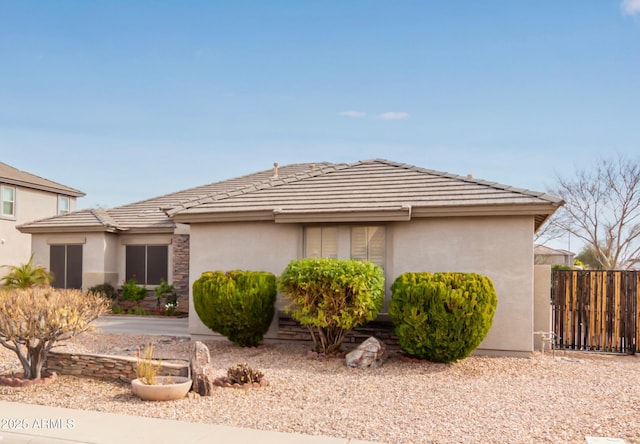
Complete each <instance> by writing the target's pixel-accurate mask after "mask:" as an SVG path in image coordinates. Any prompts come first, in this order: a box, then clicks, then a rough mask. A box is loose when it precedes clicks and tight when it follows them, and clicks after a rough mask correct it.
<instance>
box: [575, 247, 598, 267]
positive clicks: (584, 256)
mask: <svg viewBox="0 0 640 444" xmlns="http://www.w3.org/2000/svg"><path fill="white" fill-rule="evenodd" d="M576 260H578V261H580V262H582V263H583V264H584V265H585V266H586V267H587V268H588V269H590V270H604V268H605V266H604V265H603V264H602V262H601V260H600V258H599V256H598V253H596V252H595V251H594V249H593V248H591V247H585V248H583V249H582V250H581V251H580V253H579V254H578V255H577V256H576Z"/></svg>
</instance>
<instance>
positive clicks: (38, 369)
mask: <svg viewBox="0 0 640 444" xmlns="http://www.w3.org/2000/svg"><path fill="white" fill-rule="evenodd" d="M108 307H109V301H108V300H107V299H106V298H105V297H104V296H102V295H100V294H93V293H88V294H87V293H82V292H81V291H80V290H69V289H56V288H52V287H32V288H26V289H2V290H0V345H2V346H4V347H6V348H8V349H9V350H11V351H13V352H14V353H15V354H16V355H17V356H18V359H19V360H20V363H21V364H22V368H23V370H24V378H25V379H37V378H40V377H41V374H42V367H43V365H44V362H45V360H46V358H47V354H48V353H49V351H50V350H51V348H52V347H53V346H54V345H55V344H56V342H57V341H62V340H65V339H70V338H72V337H74V336H75V335H77V334H79V333H82V332H83V331H85V330H87V329H88V328H89V326H90V323H91V322H92V321H93V320H94V319H96V318H98V317H99V316H101V315H102V314H104V313H106V312H107V310H108Z"/></svg>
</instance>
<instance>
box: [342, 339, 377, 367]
mask: <svg viewBox="0 0 640 444" xmlns="http://www.w3.org/2000/svg"><path fill="white" fill-rule="evenodd" d="M386 358H387V347H386V346H385V345H384V343H383V342H382V341H379V340H378V339H376V338H374V337H373V336H372V337H370V338H368V339H367V340H366V341H364V342H363V343H362V344H360V345H358V347H356V348H355V350H353V351H351V352H349V353H347V356H345V361H346V363H347V367H354V368H378V367H380V366H381V365H382V363H383V362H384V360H385V359H386Z"/></svg>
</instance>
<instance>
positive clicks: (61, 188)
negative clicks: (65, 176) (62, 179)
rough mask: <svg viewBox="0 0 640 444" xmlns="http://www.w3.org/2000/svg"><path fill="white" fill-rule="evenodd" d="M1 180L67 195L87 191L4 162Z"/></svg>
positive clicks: (0, 164)
mask: <svg viewBox="0 0 640 444" xmlns="http://www.w3.org/2000/svg"><path fill="white" fill-rule="evenodd" d="M0 182H2V183H7V184H11V185H16V186H20V187H24V188H32V189H36V190H42V191H49V192H51V193H56V194H64V195H65V196H72V197H81V196H84V195H85V193H83V192H82V191H79V190H76V189H75V188H71V187H68V186H66V185H62V184H59V183H57V182H54V181H52V180H49V179H44V178H42V177H40V176H36V175H35V174H31V173H27V172H26V171H21V170H19V169H17V168H14V167H12V166H10V165H7V164H6V163H3V162H0Z"/></svg>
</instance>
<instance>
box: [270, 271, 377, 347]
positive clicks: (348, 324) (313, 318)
mask: <svg viewBox="0 0 640 444" xmlns="http://www.w3.org/2000/svg"><path fill="white" fill-rule="evenodd" d="M278 286H279V288H280V290H281V291H282V292H283V293H284V294H285V297H286V298H287V299H288V300H289V301H290V302H291V305H289V306H288V307H287V311H288V312H289V313H290V314H291V317H292V318H293V319H294V320H296V321H298V322H300V324H301V325H305V326H307V327H308V328H309V332H310V333H311V337H312V339H313V342H314V347H315V349H316V351H317V352H319V353H324V354H333V353H337V352H339V351H340V348H341V345H342V341H343V340H344V337H345V335H346V333H347V332H348V331H349V330H351V329H353V328H356V327H359V326H361V325H363V324H365V323H367V322H369V321H372V320H373V319H375V318H376V316H377V315H378V312H379V311H380V308H381V307H382V303H383V302H384V272H383V271H382V268H380V267H379V266H377V265H375V264H373V263H371V262H367V261H358V260H351V259H347V260H338V259H299V260H294V261H291V262H289V265H288V266H287V268H286V269H285V270H284V272H283V273H282V275H281V276H280V278H279V280H278Z"/></svg>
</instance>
